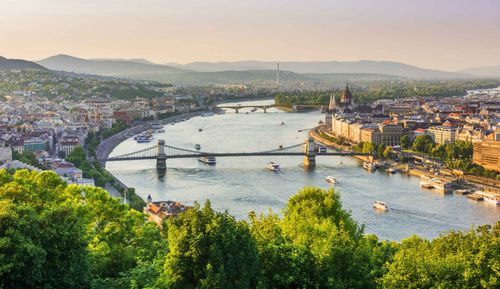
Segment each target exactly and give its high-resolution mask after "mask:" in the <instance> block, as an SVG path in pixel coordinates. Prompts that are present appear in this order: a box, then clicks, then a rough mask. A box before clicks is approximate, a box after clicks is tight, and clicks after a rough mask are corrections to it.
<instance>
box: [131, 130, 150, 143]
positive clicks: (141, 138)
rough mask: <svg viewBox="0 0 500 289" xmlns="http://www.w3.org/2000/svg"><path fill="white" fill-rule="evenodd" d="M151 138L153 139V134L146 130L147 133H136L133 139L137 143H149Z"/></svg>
mask: <svg viewBox="0 0 500 289" xmlns="http://www.w3.org/2000/svg"><path fill="white" fill-rule="evenodd" d="M153 139H154V137H153V134H151V133H149V132H147V133H142V134H140V135H138V136H137V138H136V139H135V141H136V142H137V143H149V142H151V141H152V140H153Z"/></svg>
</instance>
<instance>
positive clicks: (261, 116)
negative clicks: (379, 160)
mask: <svg viewBox="0 0 500 289" xmlns="http://www.w3.org/2000/svg"><path fill="white" fill-rule="evenodd" d="M254 103H259V104H268V103H272V101H258V102H245V103H244V104H254ZM246 111H247V112H248V111H249V110H243V109H242V110H240V113H239V114H236V113H234V112H232V111H228V112H227V113H226V114H222V115H214V116H209V117H195V118H192V119H190V120H187V121H184V122H181V123H176V124H175V125H166V126H165V130H166V132H165V133H160V134H155V140H154V141H153V142H151V143H147V144H137V143H136V142H135V141H134V140H133V139H132V138H130V139H128V140H126V141H124V142H122V143H121V144H120V145H119V146H117V147H116V148H115V150H114V151H113V152H112V154H111V156H113V155H120V154H123V153H128V152H133V151H137V150H140V149H143V148H147V147H150V146H153V145H155V144H156V141H157V139H164V140H165V142H166V144H168V145H172V146H175V147H181V148H187V149H193V146H194V144H201V146H202V150H203V151H207V152H211V151H212V152H250V151H262V150H270V149H275V148H278V146H279V145H283V146H288V145H293V144H297V143H300V142H302V141H303V140H304V139H305V137H306V136H307V131H308V130H307V129H309V128H312V127H313V126H315V125H317V123H318V121H319V120H320V119H323V118H324V115H322V114H320V113H319V112H318V111H315V112H309V113H285V112H281V111H278V110H275V109H270V110H268V112H267V113H262V111H260V110H258V111H257V112H250V113H248V114H247V113H245V112H246ZM281 122H283V123H284V125H281ZM200 128H201V129H202V132H199V129H200ZM299 130H300V131H299ZM268 161H274V162H277V163H279V164H280V165H281V168H282V171H281V172H280V173H272V172H269V171H267V170H266V169H265V168H264V167H265V165H266V163H267V162H268ZM302 161H303V159H302V157H297V156H291V157H234V158H218V159H217V165H215V166H208V165H206V164H204V163H201V162H199V161H198V160H197V159H172V160H168V161H167V167H168V168H167V171H166V174H165V175H163V176H162V175H159V174H158V173H157V171H156V168H155V161H151V160H144V161H123V162H108V163H107V164H106V167H107V168H108V170H109V171H110V172H111V173H113V174H114V175H115V176H117V177H118V178H119V179H120V180H122V181H123V182H124V183H125V184H127V185H128V186H130V187H134V188H136V192H137V193H138V194H139V195H140V196H141V197H143V199H146V197H147V195H148V194H151V196H152V197H153V200H156V201H159V200H176V201H181V202H183V203H185V204H192V203H193V202H194V201H198V202H200V203H203V202H204V201H205V200H206V199H210V201H211V203H212V206H213V207H214V208H215V209H217V210H221V211H223V210H228V211H229V212H230V213H231V214H233V215H235V216H236V217H237V218H242V219H245V218H247V215H248V212H249V211H252V210H253V211H255V212H258V213H260V212H264V213H267V212H268V209H269V208H271V209H272V210H273V211H274V212H277V213H279V212H280V211H281V209H283V208H284V206H285V205H286V203H287V201H288V199H289V198H290V197H291V196H293V195H294V194H295V193H296V192H297V191H298V190H300V189H301V188H303V187H306V186H317V187H321V188H328V187H330V185H329V184H327V183H326V182H325V177H326V176H328V175H332V176H334V177H335V178H336V179H337V181H338V183H337V184H336V185H335V190H337V191H338V192H340V194H341V198H342V203H343V206H344V207H345V208H346V209H347V210H349V211H350V212H351V214H352V216H353V217H354V218H355V219H356V220H357V221H358V222H359V223H360V224H364V225H365V231H366V232H367V233H375V234H377V235H378V236H379V237H380V238H382V239H390V240H401V239H403V238H406V237H408V236H410V235H412V234H418V235H420V236H424V237H427V238H434V237H436V236H438V235H439V233H440V232H445V231H449V230H463V229H469V228H471V226H472V225H482V224H487V223H494V222H496V221H498V220H500V208H498V207H496V206H494V205H491V204H489V203H485V202H473V201H469V200H467V198H466V197H464V196H458V195H442V194H439V193H436V192H433V191H426V190H422V189H421V188H420V186H419V182H420V180H419V179H418V178H416V177H410V176H406V175H404V174H399V173H398V174H395V175H388V174H386V173H385V172H384V171H381V170H380V171H376V172H374V173H368V172H367V171H365V170H364V169H363V168H362V167H361V162H360V161H358V160H356V159H354V158H350V157H337V156H319V157H316V162H317V166H316V168H315V169H314V170H312V171H307V170H304V167H303V165H302ZM376 200H382V201H385V202H386V203H387V204H388V206H389V208H390V210H389V211H388V212H385V213H378V212H376V211H374V210H373V209H372V203H373V202H374V201H376ZM499 207H500V206H499Z"/></svg>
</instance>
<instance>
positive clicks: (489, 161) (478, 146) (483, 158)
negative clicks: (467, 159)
mask: <svg viewBox="0 0 500 289" xmlns="http://www.w3.org/2000/svg"><path fill="white" fill-rule="evenodd" d="M472 161H473V162H474V163H475V164H478V165H480V166H483V167H484V168H485V169H488V170H494V171H497V172H500V141H481V142H474V144H473V154H472Z"/></svg>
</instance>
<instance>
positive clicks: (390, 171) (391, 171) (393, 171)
mask: <svg viewBox="0 0 500 289" xmlns="http://www.w3.org/2000/svg"><path fill="white" fill-rule="evenodd" d="M385 171H386V172H388V173H389V174H395V173H396V169H395V168H387V169H385Z"/></svg>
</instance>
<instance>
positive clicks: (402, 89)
mask: <svg viewBox="0 0 500 289" xmlns="http://www.w3.org/2000/svg"><path fill="white" fill-rule="evenodd" d="M499 85H500V81H499V80H487V79H474V80H465V79H460V80H439V81H438V80H434V81H431V80H387V81H369V82H366V81H363V82H350V83H349V87H350V89H351V91H352V94H353V95H354V98H355V101H356V102H358V103H369V102H373V101H375V100H378V99H396V98H405V97H416V96H423V97H430V96H432V97H447V96H460V95H465V94H466V91H467V90H471V89H477V88H493V87H497V86H499ZM343 90H344V87H338V88H337V89H334V90H330V91H302V90H297V91H292V92H282V93H278V94H277V95H276V96H275V101H276V104H278V105H283V106H291V105H292V104H294V103H295V104H322V105H326V104H328V101H329V99H330V95H331V94H332V93H333V94H334V95H335V96H336V97H337V100H338V99H339V97H340V96H341V95H342V91H343Z"/></svg>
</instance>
